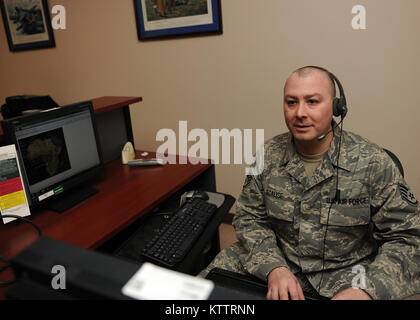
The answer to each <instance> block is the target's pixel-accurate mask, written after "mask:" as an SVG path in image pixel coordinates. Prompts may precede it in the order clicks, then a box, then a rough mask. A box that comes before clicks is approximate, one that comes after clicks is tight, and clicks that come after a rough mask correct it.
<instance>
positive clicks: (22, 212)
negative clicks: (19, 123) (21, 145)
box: [0, 144, 31, 223]
mask: <svg viewBox="0 0 420 320" xmlns="http://www.w3.org/2000/svg"><path fill="white" fill-rule="evenodd" d="M0 211H1V215H2V216H3V215H7V214H11V215H16V216H20V217H25V216H29V215H30V214H31V212H30V210H29V205H28V200H27V197H26V193H25V188H24V185H23V182H22V173H21V170H20V166H19V161H18V159H17V153H16V147H15V145H14V144H12V145H8V146H4V147H0ZM13 220H15V218H3V222H4V223H8V222H11V221H13Z"/></svg>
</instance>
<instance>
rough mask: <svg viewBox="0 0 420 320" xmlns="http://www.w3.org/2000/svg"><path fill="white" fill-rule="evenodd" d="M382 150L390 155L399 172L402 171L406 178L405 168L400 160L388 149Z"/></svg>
mask: <svg viewBox="0 0 420 320" xmlns="http://www.w3.org/2000/svg"><path fill="white" fill-rule="evenodd" d="M382 149H383V150H384V151H385V152H386V153H387V154H388V155H389V157H390V158H391V159H392V161H394V163H395V165H396V166H397V168H398V170H400V173H401V175H402V176H403V177H404V168H403V166H402V164H401V162H400V160H399V159H398V158H397V156H396V155H395V154H394V153H393V152H391V151H390V150H388V149H385V148H382Z"/></svg>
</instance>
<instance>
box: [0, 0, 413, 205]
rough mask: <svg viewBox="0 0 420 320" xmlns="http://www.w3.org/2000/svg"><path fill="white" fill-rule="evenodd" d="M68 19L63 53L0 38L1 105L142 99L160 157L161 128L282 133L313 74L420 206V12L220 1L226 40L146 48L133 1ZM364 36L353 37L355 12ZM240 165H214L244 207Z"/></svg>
mask: <svg viewBox="0 0 420 320" xmlns="http://www.w3.org/2000/svg"><path fill="white" fill-rule="evenodd" d="M55 4H62V5H64V6H65V8H66V9H67V30H56V31H55V32H54V34H55V39H56V48H54V49H45V50H33V51H27V52H18V53H11V52H10V51H9V49H8V46H7V40H6V36H5V33H4V31H3V30H0V70H1V85H0V101H1V102H3V101H4V98H5V97H6V96H10V95H16V94H22V93H32V94H50V95H51V96H52V97H53V98H54V99H55V100H56V101H57V102H58V103H59V104H67V103H71V102H75V101H79V100H83V99H89V98H94V97H99V96H103V95H120V96H124V95H129V96H142V97H143V102H141V103H139V104H136V105H135V106H134V107H133V108H132V109H131V111H132V113H131V115H132V120H133V130H134V137H135V143H136V146H137V147H138V148H141V149H148V150H153V151H154V150H156V148H157V147H158V146H159V145H160V144H161V142H156V141H155V136H156V133H157V131H158V130H159V129H161V128H172V129H173V130H175V131H178V121H179V120H187V121H188V126H189V129H192V128H203V129H205V130H208V132H209V130H210V129H211V128H215V129H217V128H220V129H221V128H228V129H233V128H240V129H245V128H253V129H257V128H263V129H265V137H266V139H268V138H270V137H272V136H273V135H275V134H277V133H280V132H284V131H286V126H285V125H284V121H283V114H282V94H283V93H282V90H283V83H284V81H285V80H286V78H287V77H288V75H289V74H290V73H291V72H292V71H293V70H294V69H296V68H298V67H300V66H303V65H308V64H315V65H321V66H324V67H326V68H328V69H329V70H330V71H332V72H333V73H335V74H336V76H337V77H338V78H339V79H340V80H341V82H342V84H343V86H344V89H345V92H346V96H347V101H348V104H349V113H348V116H347V118H346V120H345V124H344V128H345V129H346V130H350V131H354V132H357V133H359V134H361V135H363V136H365V137H367V138H368V139H370V140H372V141H374V142H376V143H378V144H379V145H381V146H383V147H386V148H388V149H390V150H392V151H394V152H395V153H396V154H397V155H398V156H399V158H400V160H401V162H402V163H403V165H404V168H405V171H406V179H407V181H408V183H409V185H410V186H411V187H412V191H413V192H414V193H415V194H416V195H417V198H419V197H420V169H419V167H418V166H417V164H418V160H419V159H420V148H418V146H419V142H418V141H419V138H420V134H419V133H418V130H419V125H418V121H419V119H420V108H418V106H417V104H418V103H417V100H418V99H417V93H418V92H420V82H419V81H418V77H419V75H420V64H419V57H420V44H419V41H418V30H420V19H418V13H419V12H420V1H418V0H404V1H394V0H381V1H378V0H376V1H375V0H370V1H366V0H365V1H362V0H357V1H356V0H340V1H336V0H317V1H313V0H282V1H280V0H264V1H251V0H222V16H223V26H224V33H223V35H217V36H205V37H195V38H184V39H171V40H160V41H151V42H140V41H139V40H138V38H137V31H136V21H135V14H134V4H133V1H131V0H124V1H115V0H89V1H83V0H71V1H68V0H67V1H65V0H61V1H59V0H54V1H50V7H52V6H53V5H55ZM357 4H362V5H364V6H365V7H366V10H367V29H366V30H359V31H355V30H353V29H352V27H351V21H352V18H353V14H352V12H351V10H352V7H353V6H354V5H357ZM244 168H245V166H243V165H218V166H217V168H216V173H217V177H216V179H217V186H218V190H219V191H221V192H225V193H230V194H232V195H233V196H235V197H237V196H238V195H239V192H240V190H241V188H242V183H243V179H244Z"/></svg>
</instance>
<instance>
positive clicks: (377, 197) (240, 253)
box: [200, 126, 420, 299]
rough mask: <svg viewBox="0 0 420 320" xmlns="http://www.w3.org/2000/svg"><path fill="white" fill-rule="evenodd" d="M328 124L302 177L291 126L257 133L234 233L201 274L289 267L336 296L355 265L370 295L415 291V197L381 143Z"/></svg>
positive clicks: (419, 232) (305, 284)
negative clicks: (259, 163) (260, 153)
mask: <svg viewBox="0 0 420 320" xmlns="http://www.w3.org/2000/svg"><path fill="white" fill-rule="evenodd" d="M334 127H335V129H334V130H333V137H332V140H331V143H330V145H329V148H328V151H327V152H326V153H325V154H324V156H323V158H322V162H321V163H320V165H319V166H318V167H317V168H316V169H315V171H314V173H313V175H312V176H311V177H310V178H308V177H307V174H306V173H305V169H304V166H303V164H302V160H301V157H300V155H299V153H298V150H297V149H296V145H295V143H294V139H293V135H292V134H291V133H290V132H289V133H285V134H281V135H278V136H276V137H274V138H273V139H271V140H269V141H268V142H266V143H265V145H264V170H263V172H262V173H261V174H259V175H253V176H252V175H249V176H247V177H246V180H245V183H244V186H243V190H242V193H241V195H240V197H239V199H238V203H237V212H236V215H235V217H234V220H233V226H234V228H235V230H236V236H237V238H238V239H239V242H237V243H235V244H233V245H232V246H231V247H229V248H226V249H225V250H223V251H222V252H220V253H219V255H218V256H217V257H216V258H215V260H214V261H213V262H212V263H211V264H210V265H209V266H208V267H207V268H206V269H205V270H203V271H202V273H201V274H200V275H201V276H205V275H206V274H207V273H208V272H209V271H210V270H211V269H212V268H214V267H219V268H222V269H226V270H231V271H235V272H239V273H242V274H252V275H254V276H257V277H258V278H260V279H262V280H265V281H267V277H268V275H269V273H270V272H271V271H272V270H273V269H275V268H278V267H287V268H288V269H289V270H290V271H291V272H292V273H293V274H294V275H295V276H296V278H297V279H298V281H299V283H300V285H301V288H302V289H303V291H304V292H308V293H314V292H318V293H319V294H320V295H322V296H325V297H334V296H335V295H337V294H338V293H339V292H341V291H342V290H345V289H347V288H351V287H352V285H354V279H355V277H357V275H358V274H359V273H360V272H362V271H363V276H364V277H363V285H362V286H360V287H361V288H362V289H363V290H364V292H365V293H367V294H368V295H369V296H370V297H371V298H373V299H400V298H404V297H407V296H410V295H412V294H415V293H419V292H420V291H419V289H420V286H419V282H420V280H419V277H420V252H419V242H420V241H419V239H420V214H419V213H420V209H419V204H418V202H417V200H416V199H415V197H414V195H413V194H412V193H411V192H410V189H409V187H408V186H407V184H406V182H405V181H404V178H403V177H402V175H401V173H400V172H399V169H398V168H397V167H396V165H395V164H394V162H393V161H392V159H391V158H390V157H389V156H388V155H387V154H386V153H385V152H384V151H383V149H382V148H380V147H379V146H377V145H376V144H374V143H371V142H369V141H367V140H366V139H363V138H362V137H360V136H358V135H356V134H353V133H350V132H346V131H341V130H340V129H339V128H337V126H334ZM334 127H333V128H334ZM340 136H341V146H340V150H339V143H340ZM338 157H339V158H338ZM337 159H338V162H337ZM337 163H338V168H337V166H336V164H337ZM337 173H338V177H337ZM337 180H338V183H337ZM337 190H338V192H337ZM359 275H360V274H359ZM359 284H360V283H359Z"/></svg>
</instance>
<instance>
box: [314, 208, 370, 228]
mask: <svg viewBox="0 0 420 320" xmlns="http://www.w3.org/2000/svg"><path fill="white" fill-rule="evenodd" d="M330 206H331V210H330ZM328 211H329V217H328ZM369 222H370V206H352V205H351V206H349V205H343V204H340V203H333V204H332V205H331V204H328V203H327V204H323V206H322V212H321V224H328V225H332V226H343V227H350V226H361V225H365V224H369Z"/></svg>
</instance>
